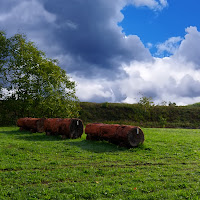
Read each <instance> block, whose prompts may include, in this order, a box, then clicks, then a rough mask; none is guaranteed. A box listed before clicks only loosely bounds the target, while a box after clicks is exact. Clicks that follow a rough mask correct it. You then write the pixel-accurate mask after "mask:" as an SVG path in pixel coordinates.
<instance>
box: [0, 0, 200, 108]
mask: <svg viewBox="0 0 200 200" xmlns="http://www.w3.org/2000/svg"><path fill="white" fill-rule="evenodd" d="M199 9H200V1H197V0H190V1H188V0H176V1H174V0H0V30H3V31H5V32H6V33H7V36H8V37H10V36H13V35H14V34H16V33H24V34H26V35H27V38H28V39H29V40H31V41H33V42H34V43H35V44H36V46H37V47H38V48H39V49H40V50H43V51H44V52H45V53H46V55H47V57H49V58H56V59H58V60H59V62H60V64H59V66H60V67H61V68H63V69H65V70H66V72H67V74H68V75H69V76H70V77H71V79H72V80H74V81H76V83H77V96H78V97H79V99H80V101H88V102H121V103H137V102H138V101H139V99H140V98H141V97H142V96H145V97H151V98H153V101H154V102H155V104H161V103H162V102H164V101H165V102H175V103H176V104H177V105H187V104H193V103H196V102H200V21H199V19H200V12H199Z"/></svg>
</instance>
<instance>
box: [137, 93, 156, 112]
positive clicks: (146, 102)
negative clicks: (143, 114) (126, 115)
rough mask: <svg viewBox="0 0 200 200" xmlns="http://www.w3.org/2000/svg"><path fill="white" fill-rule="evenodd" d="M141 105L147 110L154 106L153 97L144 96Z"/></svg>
mask: <svg viewBox="0 0 200 200" xmlns="http://www.w3.org/2000/svg"><path fill="white" fill-rule="evenodd" d="M139 104H141V105H142V106H144V108H145V110H146V109H148V108H150V107H151V106H153V105H154V103H153V100H152V97H145V96H142V97H141V98H140V101H139Z"/></svg>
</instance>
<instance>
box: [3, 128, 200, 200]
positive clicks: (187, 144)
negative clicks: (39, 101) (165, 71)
mask: <svg viewBox="0 0 200 200" xmlns="http://www.w3.org/2000/svg"><path fill="white" fill-rule="evenodd" d="M143 131H144V133H145V139H146V140H145V143H144V144H143V145H142V146H140V147H139V148H134V149H125V148H119V147H117V146H115V145H112V144H108V143H106V142H92V141H86V140H85V135H83V138H82V139H77V140H61V139H60V138H59V137H53V136H45V135H44V134H39V133H34V134H30V133H28V132H19V131H18V128H15V127H13V128H10V127H9V128H6V127H4V128H0V155H1V156H0V199H3V200H4V199H12V200H13V199H20V200H21V199H29V200H30V199H70V200H71V199H115V200H119V199H123V200H124V199H131V200H132V199H148V200H149V199H170V200H172V199H196V200H197V199H199V198H200V182H199V181H200V143H199V141H200V130H182V129H147V128H146V129H143Z"/></svg>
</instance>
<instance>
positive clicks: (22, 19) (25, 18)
mask: <svg viewBox="0 0 200 200" xmlns="http://www.w3.org/2000/svg"><path fill="white" fill-rule="evenodd" d="M10 20H13V21H18V22H19V23H25V24H26V23H29V24H32V23H34V24H35V23H38V22H40V21H41V20H45V21H47V22H49V23H52V22H55V20H56V16H55V15H53V14H51V13H49V12H47V11H46V10H45V9H44V8H43V6H42V5H41V4H40V3H39V2H37V1H36V0H35V1H21V2H20V3H19V4H18V5H17V6H16V7H14V8H12V9H11V10H10V12H8V13H4V14H2V15H0V21H10Z"/></svg>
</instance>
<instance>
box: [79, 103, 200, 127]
mask: <svg viewBox="0 0 200 200" xmlns="http://www.w3.org/2000/svg"><path fill="white" fill-rule="evenodd" d="M81 108H82V110H81V112H80V118H81V119H83V121H84V122H106V123H120V124H134V125H140V126H143V127H184V128H199V127H200V106H194V105H190V106H149V107H146V106H144V105H141V104H122V103H88V102H82V103H81Z"/></svg>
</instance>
